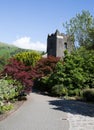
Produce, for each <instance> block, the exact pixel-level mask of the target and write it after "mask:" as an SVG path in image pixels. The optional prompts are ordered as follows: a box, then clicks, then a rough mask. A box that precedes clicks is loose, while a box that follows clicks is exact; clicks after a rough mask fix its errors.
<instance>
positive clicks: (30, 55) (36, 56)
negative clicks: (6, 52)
mask: <svg viewBox="0 0 94 130" xmlns="http://www.w3.org/2000/svg"><path fill="white" fill-rule="evenodd" d="M15 58H16V59H17V60H18V61H21V62H22V63H24V64H25V65H27V66H31V65H32V66H35V64H36V63H37V61H38V60H40V58H41V54H40V53H39V52H36V51H32V52H31V51H28V52H22V53H18V54H16V55H15Z"/></svg>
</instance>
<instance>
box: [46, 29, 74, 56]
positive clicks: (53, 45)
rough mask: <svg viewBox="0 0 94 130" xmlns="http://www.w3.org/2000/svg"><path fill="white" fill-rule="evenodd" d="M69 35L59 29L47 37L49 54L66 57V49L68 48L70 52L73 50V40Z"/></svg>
mask: <svg viewBox="0 0 94 130" xmlns="http://www.w3.org/2000/svg"><path fill="white" fill-rule="evenodd" d="M69 39H70V38H69V36H68V35H65V34H63V33H60V32H59V31H58V30H56V32H55V33H54V34H51V35H48V38H47V55H48V56H55V57H61V58H62V57H64V51H65V50H66V49H67V50H68V52H69V53H70V52H71V51H72V50H73V42H71V41H70V40H69Z"/></svg>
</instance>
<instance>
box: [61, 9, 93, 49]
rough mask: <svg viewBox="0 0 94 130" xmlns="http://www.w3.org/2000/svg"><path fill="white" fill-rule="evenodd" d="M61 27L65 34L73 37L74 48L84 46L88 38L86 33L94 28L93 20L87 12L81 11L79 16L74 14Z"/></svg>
mask: <svg viewBox="0 0 94 130" xmlns="http://www.w3.org/2000/svg"><path fill="white" fill-rule="evenodd" d="M63 26H64V27H65V28H66V33H67V34H69V35H71V36H73V37H74V42H75V45H76V46H77V45H80V46H86V45H87V44H88V40H87V39H88V37H89V35H88V31H89V29H91V28H92V27H94V18H93V16H92V15H91V14H90V12H89V11H85V10H83V11H82V13H81V14H79V13H78V14H76V16H75V17H73V18H71V19H70V21H69V22H66V23H65V24H63Z"/></svg>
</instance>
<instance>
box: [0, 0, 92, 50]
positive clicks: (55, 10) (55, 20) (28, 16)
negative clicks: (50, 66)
mask: <svg viewBox="0 0 94 130" xmlns="http://www.w3.org/2000/svg"><path fill="white" fill-rule="evenodd" d="M82 10H89V12H90V13H91V15H93V14H94V1H93V0H0V41H2V42H6V43H10V44H14V45H16V46H19V47H22V48H31V49H32V48H33V49H37V50H38V49H39V50H45V48H46V41H47V35H48V33H49V34H51V33H54V32H55V30H56V29H58V30H60V32H64V28H63V26H62V24H63V23H65V22H66V21H69V20H70V19H71V18H72V17H74V16H75V15H76V14H77V13H81V11H82Z"/></svg>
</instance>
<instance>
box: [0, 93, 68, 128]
mask: <svg viewBox="0 0 94 130" xmlns="http://www.w3.org/2000/svg"><path fill="white" fill-rule="evenodd" d="M59 100H60V99H57V98H53V97H48V96H44V95H41V94H36V93H31V94H30V95H29V96H28V100H27V101H26V102H25V103H24V104H23V105H22V106H21V107H20V108H19V109H18V110H17V111H16V112H14V113H12V114H11V115H10V116H8V117H7V118H6V119H5V120H3V121H1V122H0V130H69V122H68V120H67V114H66V112H64V111H62V110H59V109H57V106H61V101H59ZM53 102H54V103H55V104H53Z"/></svg>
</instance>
